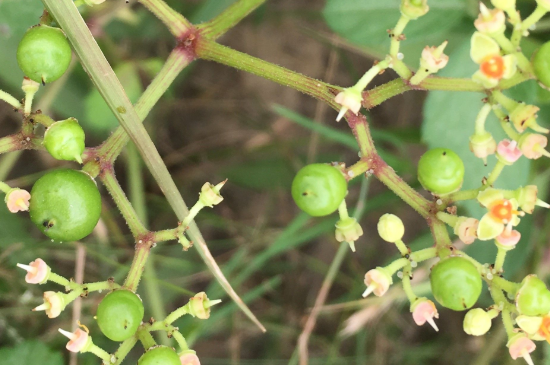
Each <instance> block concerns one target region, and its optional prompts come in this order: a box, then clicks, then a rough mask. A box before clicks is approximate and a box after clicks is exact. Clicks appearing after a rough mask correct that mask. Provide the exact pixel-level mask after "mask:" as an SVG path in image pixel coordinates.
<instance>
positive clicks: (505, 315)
mask: <svg viewBox="0 0 550 365" xmlns="http://www.w3.org/2000/svg"><path fill="white" fill-rule="evenodd" d="M500 315H501V317H502V323H503V324H504V328H505V329H506V335H507V336H508V339H510V338H512V337H514V336H515V334H516V331H515V329H514V322H513V321H512V315H511V313H510V311H509V310H508V309H507V308H506V307H505V308H504V309H503V310H502V312H501V313H500Z"/></svg>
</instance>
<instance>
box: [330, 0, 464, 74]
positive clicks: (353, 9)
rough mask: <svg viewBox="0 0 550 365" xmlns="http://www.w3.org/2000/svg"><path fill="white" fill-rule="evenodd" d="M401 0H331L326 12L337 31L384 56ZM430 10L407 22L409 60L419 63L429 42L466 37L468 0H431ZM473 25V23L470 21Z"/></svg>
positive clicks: (404, 50)
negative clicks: (463, 29) (463, 31)
mask: <svg viewBox="0 0 550 365" xmlns="http://www.w3.org/2000/svg"><path fill="white" fill-rule="evenodd" d="M400 3H401V1H400V0H385V1H380V0H327V3H326V6H325V9H324V11H323V15H324V16H325V20H326V22H327V24H328V25H329V26H330V27H331V28H332V30H334V31H335V32H336V33H338V34H339V35H341V36H342V37H344V38H346V39H347V40H349V41H351V42H352V43H355V44H359V45H363V46H366V47H368V48H369V49H370V50H372V51H373V52H374V53H378V55H380V56H382V55H384V54H386V53H387V52H388V50H389V46H390V40H389V37H388V33H387V30H388V29H392V28H394V27H395V24H396V23H397V20H398V19H399V17H400V12H399V5H400ZM429 5H430V11H429V12H428V14H426V15H425V16H423V17H421V18H419V19H418V20H413V21H411V22H410V23H409V25H407V28H406V29H405V32H404V33H405V35H406V37H407V39H406V40H405V41H403V42H402V44H401V52H402V53H403V54H405V62H407V63H408V64H409V65H410V66H413V67H417V66H418V59H419V57H420V52H421V51H422V49H423V48H424V47H425V46H426V45H430V46H434V45H439V44H441V43H442V42H443V41H444V40H446V39H447V40H449V41H450V43H452V41H453V40H455V39H456V38H457V36H458V37H459V39H460V38H462V37H464V34H461V32H459V31H458V29H455V28H457V26H460V25H461V23H462V19H463V18H464V17H465V15H466V11H467V6H466V0H437V1H430V2H429ZM470 27H471V28H472V25H471V24H470Z"/></svg>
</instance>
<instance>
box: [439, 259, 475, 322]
mask: <svg viewBox="0 0 550 365" xmlns="http://www.w3.org/2000/svg"><path fill="white" fill-rule="evenodd" d="M430 283H431V285H432V293H433V295H434V298H435V299H436V300H437V301H438V302H439V304H441V305H442V306H444V307H446V308H449V309H452V310H455V311H463V310H466V309H469V308H471V307H472V306H473V305H474V304H475V303H476V301H477V299H478V298H479V296H480V294H481V276H480V274H479V272H478V271H477V269H476V267H475V266H474V264H472V263H471V262H470V261H468V260H467V259H465V258H463V257H458V256H454V257H448V258H445V259H443V260H441V261H439V262H438V263H437V264H436V265H435V266H434V267H433V268H432V272H431V273H430Z"/></svg>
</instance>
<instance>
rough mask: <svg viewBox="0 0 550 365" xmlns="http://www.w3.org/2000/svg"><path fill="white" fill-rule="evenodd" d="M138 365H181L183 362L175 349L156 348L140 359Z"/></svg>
mask: <svg viewBox="0 0 550 365" xmlns="http://www.w3.org/2000/svg"><path fill="white" fill-rule="evenodd" d="M138 365H181V362H180V358H179V356H178V354H176V351H174V349H173V348H170V347H166V346H156V347H153V348H151V349H149V350H148V351H147V352H146V353H144V354H143V355H142V356H141V357H140V358H139V360H138Z"/></svg>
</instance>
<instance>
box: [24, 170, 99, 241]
mask: <svg viewBox="0 0 550 365" xmlns="http://www.w3.org/2000/svg"><path fill="white" fill-rule="evenodd" d="M29 213H30V217H31V221H32V222H33V223H34V224H35V225H36V226H37V227H38V228H39V229H40V230H41V231H42V232H43V233H44V234H45V235H46V236H48V237H50V238H51V239H54V240H60V241H77V240H80V239H82V238H84V237H86V236H87V235H89V234H90V233H91V232H92V230H93V229H94V227H95V226H96V224H97V222H98V221H99V216H100V213H101V195H100V194H99V190H98V189H97V185H96V183H95V181H94V180H93V179H92V178H91V177H90V176H89V175H88V174H87V173H85V172H82V171H76V170H69V169H63V170H55V171H51V172H48V173H47V174H45V175H44V176H42V177H41V178H40V179H38V181H36V183H35V184H34V186H33V187H32V190H31V200H30V206H29Z"/></svg>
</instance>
